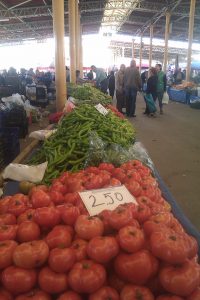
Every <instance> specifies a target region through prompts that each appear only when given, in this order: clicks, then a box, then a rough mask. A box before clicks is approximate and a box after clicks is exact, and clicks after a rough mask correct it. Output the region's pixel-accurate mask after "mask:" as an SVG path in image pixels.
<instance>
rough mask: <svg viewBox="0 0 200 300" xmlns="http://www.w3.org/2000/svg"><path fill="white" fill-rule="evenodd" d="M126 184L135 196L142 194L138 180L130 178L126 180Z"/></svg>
mask: <svg viewBox="0 0 200 300" xmlns="http://www.w3.org/2000/svg"><path fill="white" fill-rule="evenodd" d="M125 186H126V187H127V189H128V190H129V192H131V194H132V195H133V196H134V197H139V196H140V194H141V191H142V188H141V186H140V184H139V183H138V182H137V181H135V180H134V179H133V178H128V179H127V180H126V183H125Z"/></svg>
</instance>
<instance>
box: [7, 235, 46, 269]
mask: <svg viewBox="0 0 200 300" xmlns="http://www.w3.org/2000/svg"><path fill="white" fill-rule="evenodd" d="M48 255H49V247H48V245H47V243H46V242H45V241H43V240H38V241H32V242H26V243H22V244H20V245H18V246H17V247H16V248H15V250H14V252H13V262H14V263H15V265H16V266H18V267H20V268H25V269H33V268H37V267H40V266H42V265H43V264H44V263H45V262H46V260H47V258H48Z"/></svg>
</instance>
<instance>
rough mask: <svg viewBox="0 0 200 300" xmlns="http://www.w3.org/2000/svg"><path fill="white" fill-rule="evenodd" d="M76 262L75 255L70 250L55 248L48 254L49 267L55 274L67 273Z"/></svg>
mask: <svg viewBox="0 0 200 300" xmlns="http://www.w3.org/2000/svg"><path fill="white" fill-rule="evenodd" d="M75 261H76V254H75V251H74V250H73V249H72V248H64V249H59V248H55V249H52V250H51V251H50V254H49V260H48V263H49V266H50V268H51V269H52V270H53V271H54V272H57V273H65V272H68V271H69V270H70V269H71V267H72V266H73V264H74V263H75Z"/></svg>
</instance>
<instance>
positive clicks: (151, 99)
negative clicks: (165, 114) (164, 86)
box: [144, 68, 157, 116]
mask: <svg viewBox="0 0 200 300" xmlns="http://www.w3.org/2000/svg"><path fill="white" fill-rule="evenodd" d="M156 98H157V74H156V69H155V68H151V69H150V70H149V78H148V80H147V89H146V94H144V100H145V102H146V110H145V112H144V114H146V115H151V116H155V112H156V105H155V101H156Z"/></svg>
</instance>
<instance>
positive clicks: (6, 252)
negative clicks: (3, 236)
mask: <svg viewBox="0 0 200 300" xmlns="http://www.w3.org/2000/svg"><path fill="white" fill-rule="evenodd" d="M16 247H17V243H16V242H15V241H11V240H8V241H4V242H0V269H5V268H7V267H9V266H10V265H12V256H13V252H14V250H15V248H16ZM0 299H1V298H0Z"/></svg>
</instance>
